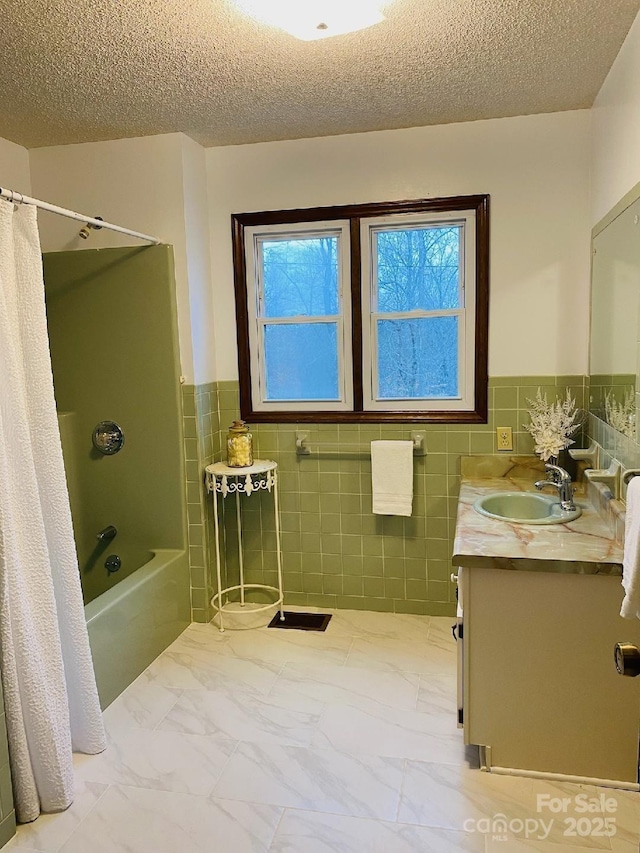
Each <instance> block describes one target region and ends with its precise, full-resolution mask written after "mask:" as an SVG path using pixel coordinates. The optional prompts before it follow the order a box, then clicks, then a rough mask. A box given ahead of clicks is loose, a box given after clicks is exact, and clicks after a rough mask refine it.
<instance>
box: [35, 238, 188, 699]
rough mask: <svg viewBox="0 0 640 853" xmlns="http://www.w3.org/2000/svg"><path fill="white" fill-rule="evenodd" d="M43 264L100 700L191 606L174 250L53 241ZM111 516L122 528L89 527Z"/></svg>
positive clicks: (180, 623)
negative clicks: (112, 437)
mask: <svg viewBox="0 0 640 853" xmlns="http://www.w3.org/2000/svg"><path fill="white" fill-rule="evenodd" d="M44 270H45V286H46V297H47V314H48V326H49V338H50V344H51V356H52V362H53V372H54V384H55V393H56V401H57V404H58V410H59V419H60V425H61V435H62V444H63V452H64V455H65V467H66V473H67V480H68V484H69V491H70V495H71V508H72V514H73V521H74V528H75V538H76V545H77V550H78V557H79V563H80V569H81V578H82V584H83V590H84V595H85V604H87V603H89V604H88V607H87V609H86V617H87V620H88V621H89V638H90V641H91V643H92V648H93V651H94V663H95V669H96V677H97V681H98V689H99V691H100V698H101V702H102V705H103V706H105V705H107V704H108V703H109V702H110V701H111V700H112V699H113V698H114V697H115V696H116V695H118V693H119V692H121V691H122V690H123V689H124V687H126V685H127V684H129V683H130V682H131V680H133V678H135V677H136V676H137V675H138V674H139V673H140V672H141V671H142V670H143V669H144V667H145V666H147V665H148V664H149V662H150V661H151V660H153V658H154V657H156V656H157V655H158V654H159V653H160V652H161V651H162V650H163V649H164V648H166V646H167V645H168V644H169V643H170V642H171V641H172V640H173V639H174V638H175V637H176V636H177V635H178V634H179V633H180V631H182V630H183V629H184V628H185V627H186V625H187V624H188V622H189V618H190V612H189V609H190V602H189V579H188V570H187V560H186V508H185V495H184V481H185V473H184V461H183V454H182V453H181V447H182V444H183V434H182V418H181V401H180V385H179V366H178V344H177V331H176V317H175V314H176V307H175V280H174V272H173V252H172V249H171V247H170V246H153V247H138V248H117V249H116V248H114V249H98V250H96V249H86V250H83V251H77V252H76V251H74V252H51V253H47V254H45V256H44ZM106 419H109V420H114V421H116V422H117V423H118V424H119V425H120V426H121V427H122V429H123V431H124V437H125V441H124V445H123V447H122V450H121V451H120V452H119V453H117V454H116V455H114V456H102V455H101V454H99V453H98V452H97V451H96V450H95V449H94V448H93V446H92V442H91V436H92V433H93V429H94V427H95V425H96V424H97V423H99V422H100V421H103V420H106ZM110 525H113V526H114V527H115V528H116V529H117V535H116V536H115V537H114V538H113V539H111V540H108V541H100V540H98V539H97V534H98V533H99V531H101V530H103V529H104V528H106V527H108V526H110ZM181 553H182V554H183V556H182V557H181V556H180V554H181ZM114 554H117V555H118V556H119V557H120V558H121V560H122V566H121V568H120V569H119V570H118V571H116V572H114V573H113V574H110V573H109V572H108V571H107V569H106V568H105V562H106V560H107V558H108V557H109V555H114ZM154 555H155V556H154ZM159 555H164V558H163V557H162V556H159ZM167 555H170V556H169V557H167ZM158 564H162V565H165V564H167V565H169V566H170V567H171V568H170V569H169V570H168V574H165V573H162V572H156V569H157V568H158ZM150 566H151V567H152V568H151V569H150V568H149V567H150ZM141 567H143V568H141ZM149 574H151V575H152V578H153V580H152V581H151V582H149V583H148V582H147V581H148V580H149V579H148V577H147V576H148V575H149ZM137 575H138V577H136V576H137ZM123 584H125V585H124V586H122V585H123ZM120 586H122V588H121V589H119V587H120ZM143 590H144V591H143ZM141 596H142V597H143V598H142V600H141ZM144 596H146V604H145V601H144ZM114 638H117V644H118V649H119V652H118V653H115V654H114Z"/></svg>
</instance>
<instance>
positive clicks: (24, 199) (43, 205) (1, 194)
mask: <svg viewBox="0 0 640 853" xmlns="http://www.w3.org/2000/svg"><path fill="white" fill-rule="evenodd" d="M0 198H3V199H4V200H5V201H12V202H13V203H14V204H32V205H34V207H39V208H40V209H41V210H48V211H49V213H57V214H59V215H60V216H66V217H68V218H69V219H75V220H77V221H78V222H83V223H85V225H95V226H96V227H98V228H106V229H107V230H108V231H118V232H119V233H120V234H128V235H129V237H137V238H138V239H139V240H147V242H149V243H154V244H155V245H156V246H158V245H159V244H160V242H161V241H160V240H158V238H157V237H150V236H149V234H141V233H140V232H139V231H132V230H131V229H130V228H123V227H122V226H121V225H113V224H112V223H111V222H104V221H103V220H102V219H94V218H93V217H92V216H85V215H84V214H83V213H76V212H75V211H74V210H67V209H66V208H65V207H58V206H57V205H56V204H49V202H47V201H39V199H37V198H31V197H30V196H28V195H22V193H19V192H15V191H14V190H7V189H4V188H3V187H0Z"/></svg>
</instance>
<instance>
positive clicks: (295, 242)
mask: <svg viewBox="0 0 640 853" xmlns="http://www.w3.org/2000/svg"><path fill="white" fill-rule="evenodd" d="M262 259H263V269H262V272H263V284H264V305H263V316H264V317H318V316H326V315H333V314H337V313H338V237H314V238H309V239H291V238H290V237H289V238H286V239H282V240H276V239H274V240H264V241H262Z"/></svg>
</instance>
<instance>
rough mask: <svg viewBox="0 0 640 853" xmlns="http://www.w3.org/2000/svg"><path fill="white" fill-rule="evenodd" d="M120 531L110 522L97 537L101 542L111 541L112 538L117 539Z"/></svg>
mask: <svg viewBox="0 0 640 853" xmlns="http://www.w3.org/2000/svg"><path fill="white" fill-rule="evenodd" d="M117 533H118V531H117V530H116V528H115V527H114V526H113V524H110V525H109V526H108V527H105V529H104V530H101V531H100V533H98V535H97V536H96V539H99V540H100V542H110V541H111V540H112V539H115V537H116V535H117Z"/></svg>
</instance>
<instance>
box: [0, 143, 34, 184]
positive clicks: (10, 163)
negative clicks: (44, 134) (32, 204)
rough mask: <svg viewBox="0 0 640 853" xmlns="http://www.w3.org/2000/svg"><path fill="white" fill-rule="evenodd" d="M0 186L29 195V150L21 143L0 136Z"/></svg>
mask: <svg viewBox="0 0 640 853" xmlns="http://www.w3.org/2000/svg"><path fill="white" fill-rule="evenodd" d="M0 187H3V188H6V189H9V190H17V191H18V192H22V193H25V194H26V195H30V193H31V173H30V171H29V152H28V151H27V149H26V148H23V147H22V145H16V144H15V143H13V142H9V140H8V139H2V138H0Z"/></svg>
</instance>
